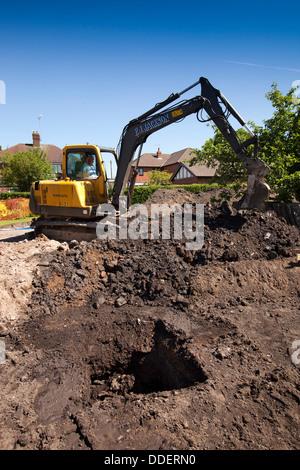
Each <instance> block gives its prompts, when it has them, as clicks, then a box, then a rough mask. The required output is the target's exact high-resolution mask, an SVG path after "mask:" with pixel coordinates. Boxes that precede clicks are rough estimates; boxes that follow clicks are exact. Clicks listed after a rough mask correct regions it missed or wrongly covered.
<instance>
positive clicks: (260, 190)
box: [238, 175, 270, 209]
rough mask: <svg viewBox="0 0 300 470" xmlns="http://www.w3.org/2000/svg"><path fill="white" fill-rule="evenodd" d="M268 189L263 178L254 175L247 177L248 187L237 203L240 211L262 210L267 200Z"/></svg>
mask: <svg viewBox="0 0 300 470" xmlns="http://www.w3.org/2000/svg"><path fill="white" fill-rule="evenodd" d="M269 193H270V187H269V185H268V184H267V183H266V182H265V181H264V179H263V178H261V179H259V178H257V177H256V176H255V175H249V176H248V185H247V190H246V192H245V194H244V195H243V197H242V199H241V200H240V201H239V203H238V207H239V208H240V209H254V208H256V209H263V208H264V203H265V201H266V200H267V199H268V198H269Z"/></svg>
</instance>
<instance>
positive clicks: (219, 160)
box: [191, 83, 300, 202]
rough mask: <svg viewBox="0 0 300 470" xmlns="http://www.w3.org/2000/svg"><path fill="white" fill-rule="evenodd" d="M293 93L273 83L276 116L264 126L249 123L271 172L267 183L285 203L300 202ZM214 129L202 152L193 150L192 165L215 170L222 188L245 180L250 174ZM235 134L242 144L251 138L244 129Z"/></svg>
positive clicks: (299, 125) (299, 132)
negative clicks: (203, 165)
mask: <svg viewBox="0 0 300 470" xmlns="http://www.w3.org/2000/svg"><path fill="white" fill-rule="evenodd" d="M294 92H295V90H294V89H293V88H292V89H291V90H290V91H289V92H288V93H287V94H286V95H284V94H283V93H282V92H280V91H279V90H278V88H277V84H276V83H273V85H272V88H271V91H270V92H268V93H267V94H266V98H267V99H268V100H269V101H270V102H271V103H272V106H273V116H272V117H271V118H270V119H267V120H265V121H263V126H256V125H255V124H254V123H253V122H250V123H248V126H249V127H250V128H252V130H253V131H254V133H255V134H257V135H258V137H259V147H260V149H261V150H260V153H259V156H260V158H261V159H262V160H264V161H265V162H266V163H267V165H269V167H270V169H271V170H270V172H269V174H268V176H267V177H266V181H267V183H268V184H269V185H270V187H271V188H272V190H273V191H274V192H275V194H276V195H277V198H278V199H279V200H282V201H285V202H289V201H291V200H292V199H293V198H296V199H298V200H299V199H300V106H299V105H298V104H297V103H296V102H295V100H294V99H293V97H294ZM212 127H213V131H214V136H213V137H212V138H210V139H208V140H207V141H206V142H205V143H204V145H203V146H202V148H201V149H200V150H198V149H195V150H194V154H195V157H194V159H193V163H196V162H200V163H202V164H205V165H207V166H209V167H212V168H215V169H216V174H215V178H214V179H215V180H217V181H219V183H220V184H223V185H226V184H228V183H232V182H237V183H238V182H241V181H242V180H243V179H244V180H245V179H246V176H247V175H246V172H245V170H244V168H243V166H242V164H241V162H240V161H239V159H238V157H236V155H235V154H234V152H233V151H232V149H231V147H230V145H229V144H228V142H227V141H226V139H225V138H224V137H223V135H222V133H221V132H220V131H219V130H218V129H217V127H216V126H214V125H213V126H212ZM236 133H237V136H238V138H239V139H240V140H241V141H245V140H246V139H247V138H249V134H248V133H247V132H246V131H245V130H244V129H243V128H242V129H238V130H237V131H236ZM247 150H248V151H249V150H251V148H248V149H247ZM191 163H192V162H191ZM237 185H238V184H237Z"/></svg>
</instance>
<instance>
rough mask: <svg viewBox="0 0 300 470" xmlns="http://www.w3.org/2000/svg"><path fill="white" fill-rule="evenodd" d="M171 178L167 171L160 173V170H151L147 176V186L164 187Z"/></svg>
mask: <svg viewBox="0 0 300 470" xmlns="http://www.w3.org/2000/svg"><path fill="white" fill-rule="evenodd" d="M170 178H171V174H170V173H168V172H167V171H160V170H152V171H151V173H150V175H149V179H150V181H149V184H151V185H153V184H157V185H161V186H164V185H165V184H169V182H170Z"/></svg>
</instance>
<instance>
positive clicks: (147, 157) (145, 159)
mask: <svg viewBox="0 0 300 470" xmlns="http://www.w3.org/2000/svg"><path fill="white" fill-rule="evenodd" d="M169 158H170V154H166V153H162V154H161V155H160V158H158V157H157V154H156V153H144V154H143V155H141V158H140V161H139V167H141V168H146V167H150V168H160V167H161V166H164V165H165V163H166V161H167V160H168V159H169ZM135 162H136V160H134V161H133V162H132V165H131V166H135Z"/></svg>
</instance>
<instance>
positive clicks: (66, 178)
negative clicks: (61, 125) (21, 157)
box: [30, 145, 107, 219]
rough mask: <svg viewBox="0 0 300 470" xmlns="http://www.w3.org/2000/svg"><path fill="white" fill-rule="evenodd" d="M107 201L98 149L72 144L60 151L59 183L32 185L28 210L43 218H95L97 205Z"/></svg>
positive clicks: (103, 170) (104, 179)
mask: <svg viewBox="0 0 300 470" xmlns="http://www.w3.org/2000/svg"><path fill="white" fill-rule="evenodd" d="M106 201H107V188H106V174H105V169H104V165H103V160H102V155H101V152H100V148H99V147H98V146H96V145H75V146H74V145H72V146H66V147H65V148H64V149H63V165H62V177H61V180H59V181H37V182H35V183H33V185H32V188H31V197H30V210H31V211H32V212H33V213H34V214H38V215H43V216H45V217H46V218H49V217H50V218H51V217H53V218H60V217H61V218H66V217H72V218H74V217H75V218H82V219H91V218H93V217H95V216H96V210H97V207H98V205H99V204H102V203H105V202H106Z"/></svg>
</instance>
